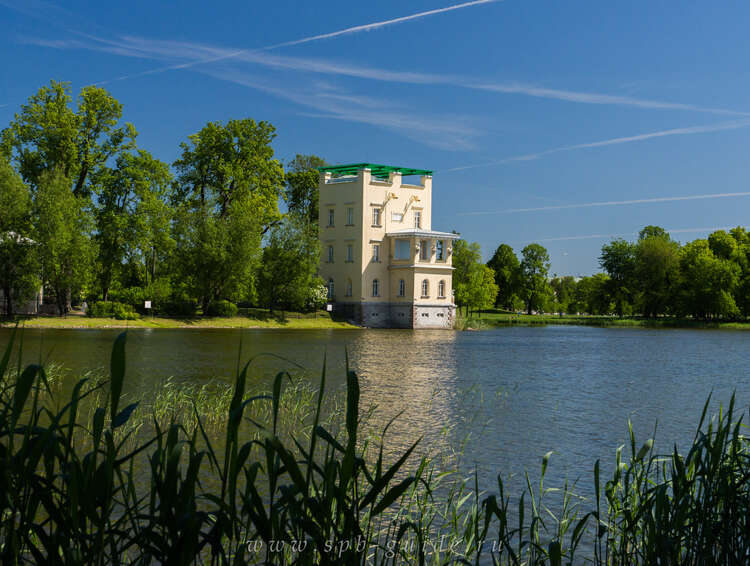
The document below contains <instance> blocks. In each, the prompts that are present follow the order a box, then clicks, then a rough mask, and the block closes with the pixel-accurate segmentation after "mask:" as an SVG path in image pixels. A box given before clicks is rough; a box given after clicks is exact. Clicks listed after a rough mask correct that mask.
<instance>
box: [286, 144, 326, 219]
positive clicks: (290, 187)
mask: <svg viewBox="0 0 750 566" xmlns="http://www.w3.org/2000/svg"><path fill="white" fill-rule="evenodd" d="M324 165H327V163H326V161H325V159H323V158H322V157H318V156H317V155H300V154H299V153H298V154H297V155H296V156H295V158H294V159H292V161H290V162H289V164H288V165H287V173H286V202H287V207H288V208H289V212H291V213H293V214H297V215H300V216H303V217H305V218H307V219H308V221H309V222H310V223H311V224H312V225H313V226H315V227H317V225H318V185H319V183H320V173H319V172H318V169H317V168H318V167H323V166H324Z"/></svg>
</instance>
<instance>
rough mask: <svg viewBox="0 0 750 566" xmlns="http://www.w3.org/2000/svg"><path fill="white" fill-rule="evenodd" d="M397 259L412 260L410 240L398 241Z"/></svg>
mask: <svg viewBox="0 0 750 566" xmlns="http://www.w3.org/2000/svg"><path fill="white" fill-rule="evenodd" d="M395 257H396V259H411V250H410V249H409V240H396V254H395Z"/></svg>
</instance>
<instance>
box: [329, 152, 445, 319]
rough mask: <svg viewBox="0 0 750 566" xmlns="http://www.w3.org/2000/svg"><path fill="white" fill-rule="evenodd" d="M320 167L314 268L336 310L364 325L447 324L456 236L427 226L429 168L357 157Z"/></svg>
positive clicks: (429, 207)
mask: <svg viewBox="0 0 750 566" xmlns="http://www.w3.org/2000/svg"><path fill="white" fill-rule="evenodd" d="M320 173H321V174H320V191H319V192H320V196H319V199H320V201H319V203H320V217H319V223H320V230H319V233H320V243H321V263H320V271H319V273H320V276H321V277H322V278H323V280H324V281H325V282H326V284H327V286H328V298H329V301H330V303H331V304H332V306H333V309H334V311H335V312H336V313H337V314H339V315H341V316H345V317H346V318H348V319H352V320H354V321H355V322H357V323H358V324H362V325H364V326H372V327H403V328H452V327H453V322H454V317H455V312H456V307H455V304H454V302H453V286H452V272H453V267H452V265H451V259H452V248H453V241H454V240H456V239H457V238H458V237H459V236H458V234H455V233H450V232H438V231H435V230H432V172H431V171H426V170H421V169H409V168H403V167H393V166H386V165H376V164H371V163H355V164H351V165H339V166H334V167H321V168H320ZM407 176H419V178H420V182H419V184H418V185H416V184H407V183H404V182H403V181H402V179H403V177H407Z"/></svg>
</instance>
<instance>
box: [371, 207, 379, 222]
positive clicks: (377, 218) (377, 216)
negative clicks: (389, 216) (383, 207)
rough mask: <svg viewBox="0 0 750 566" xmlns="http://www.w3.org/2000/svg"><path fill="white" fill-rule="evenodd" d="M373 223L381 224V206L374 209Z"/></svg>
mask: <svg viewBox="0 0 750 566" xmlns="http://www.w3.org/2000/svg"><path fill="white" fill-rule="evenodd" d="M372 225H373V226H380V209H379V208H373V209H372Z"/></svg>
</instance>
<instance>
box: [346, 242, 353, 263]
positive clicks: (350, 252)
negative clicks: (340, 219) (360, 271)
mask: <svg viewBox="0 0 750 566" xmlns="http://www.w3.org/2000/svg"><path fill="white" fill-rule="evenodd" d="M346 261H348V262H349V263H351V262H353V261H354V246H353V245H351V244H347V245H346Z"/></svg>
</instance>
